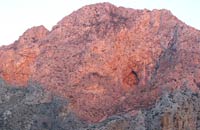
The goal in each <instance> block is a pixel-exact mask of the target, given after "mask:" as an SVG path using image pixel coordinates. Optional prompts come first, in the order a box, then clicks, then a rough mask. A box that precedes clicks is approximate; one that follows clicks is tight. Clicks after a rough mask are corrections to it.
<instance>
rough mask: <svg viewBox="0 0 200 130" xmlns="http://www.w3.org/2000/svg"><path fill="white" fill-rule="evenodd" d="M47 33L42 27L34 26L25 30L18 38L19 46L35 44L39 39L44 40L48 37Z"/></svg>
mask: <svg viewBox="0 0 200 130" xmlns="http://www.w3.org/2000/svg"><path fill="white" fill-rule="evenodd" d="M48 33H49V31H48V30H47V29H46V28H45V27H44V26H43V25H41V26H36V27H32V28H30V29H28V30H26V31H25V32H24V33H23V35H22V36H20V38H19V41H18V42H19V43H20V44H28V43H35V42H38V41H39V40H41V39H44V38H45V37H46V36H47V35H48Z"/></svg>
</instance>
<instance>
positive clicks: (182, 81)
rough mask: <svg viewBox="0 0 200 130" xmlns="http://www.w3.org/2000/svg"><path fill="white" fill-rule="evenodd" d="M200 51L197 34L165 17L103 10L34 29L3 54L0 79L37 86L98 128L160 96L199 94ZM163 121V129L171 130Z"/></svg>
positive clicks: (103, 6)
mask: <svg viewBox="0 0 200 130" xmlns="http://www.w3.org/2000/svg"><path fill="white" fill-rule="evenodd" d="M199 44H200V32H199V31H198V30H195V29H194V28H192V27H189V26H187V25H185V24H184V23H183V22H181V21H180V20H178V19H177V18H176V17H175V16H173V15H172V14H171V13H170V12H169V11H167V10H153V11H149V10H134V9H127V8H123V7H116V6H114V5H111V4H109V3H101V4H95V5H89V6H85V7H83V8H81V9H79V10H77V11H75V12H73V13H72V14H70V15H69V16H66V17H65V18H63V19H62V20H61V21H60V22H58V24H57V25H56V26H54V27H53V29H52V30H51V31H50V32H49V31H48V30H47V29H45V28H44V27H43V26H39V27H33V28H31V29H29V30H27V31H26V32H25V33H24V34H23V35H22V36H21V37H20V38H19V40H18V41H16V42H15V43H13V44H11V45H9V46H4V47H1V48H0V76H1V78H2V79H4V80H5V81H6V83H8V84H10V85H15V86H18V87H25V86H27V84H28V83H29V82H32V81H33V82H36V83H38V84H40V85H41V86H42V87H43V89H45V90H46V91H48V92H50V93H52V94H55V95H57V96H60V97H62V98H65V99H66V100H68V102H69V104H68V106H67V109H68V111H71V112H73V113H74V114H75V115H76V116H77V117H78V118H80V119H81V120H84V121H86V122H90V123H94V122H101V121H103V120H106V119H108V118H109V117H110V116H112V115H115V114H119V113H129V114H130V115H131V113H134V111H138V110H139V109H141V108H142V109H144V108H149V107H150V106H152V105H153V104H154V103H155V101H156V99H158V98H159V97H160V96H161V95H162V93H163V91H174V90H176V89H181V88H182V87H183V86H187V87H189V88H190V89H191V90H192V91H193V92H195V93H196V92H198V91H199V88H200V76H199V75H200V55H199V52H200V46H199ZM188 107H189V106H188ZM181 109H183V108H181ZM188 109H189V108H188ZM173 114H174V113H173ZM133 115H134V114H133ZM166 115H167V116H170V114H166ZM179 115H181V114H175V115H172V116H173V117H175V116H179ZM188 115H190V114H188ZM167 116H164V117H163V118H162V121H163V122H162V126H163V129H169V127H170V129H171V128H173V127H175V126H174V125H173V124H170V121H169V120H170V119H171V117H169V118H170V119H168V117H167ZM144 118H145V117H144ZM176 118H178V117H176ZM188 118H189V117H188ZM134 119H135V118H134ZM141 120H143V119H141ZM177 122H179V121H178V119H177ZM125 123H127V122H125ZM179 123H180V122H179ZM182 123H183V122H182ZM189 124H191V123H189ZM194 127H196V128H197V126H194V125H193V126H192V127H190V126H188V128H194ZM177 128H180V127H177ZM184 128H185V129H186V127H184ZM113 129H114V128H113ZM121 129H125V128H121ZM127 129H128V128H127ZM152 129H153V128H152Z"/></svg>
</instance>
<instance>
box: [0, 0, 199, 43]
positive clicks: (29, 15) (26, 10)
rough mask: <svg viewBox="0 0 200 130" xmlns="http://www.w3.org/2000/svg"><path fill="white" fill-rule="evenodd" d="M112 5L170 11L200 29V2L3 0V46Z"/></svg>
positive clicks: (0, 0)
mask: <svg viewBox="0 0 200 130" xmlns="http://www.w3.org/2000/svg"><path fill="white" fill-rule="evenodd" d="M99 2H110V3H112V4H114V5H116V6H124V7H127V8H134V9H144V8H146V9H150V10H152V9H168V10H170V11H171V12H172V13H173V14H174V15H175V16H177V17H178V18H179V19H180V20H182V21H183V22H185V23H186V24H188V25H190V26H192V27H195V28H197V29H198V30H200V17H199V13H200V0H107V1H103V0H0V45H8V44H10V43H13V42H14V41H15V40H17V39H18V38H19V36H21V35H22V34H23V32H25V31H26V30H27V29H28V28H31V27H33V26H39V25H44V26H45V27H46V28H47V29H49V30H51V28H52V27H53V26H54V25H56V23H57V22H58V21H60V20H61V19H62V18H63V17H64V16H66V15H69V14H70V13H72V12H73V11H75V10H77V9H79V8H81V7H82V6H84V5H88V4H93V3H99Z"/></svg>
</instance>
